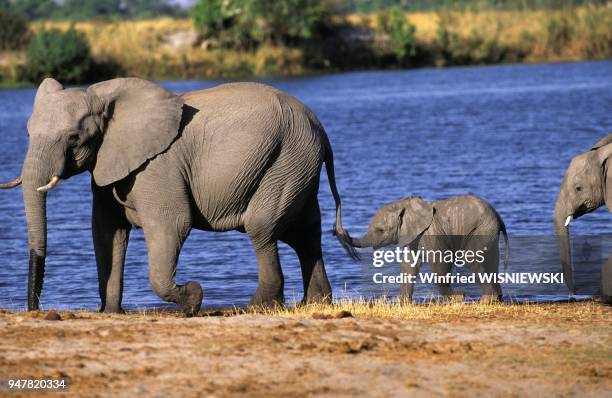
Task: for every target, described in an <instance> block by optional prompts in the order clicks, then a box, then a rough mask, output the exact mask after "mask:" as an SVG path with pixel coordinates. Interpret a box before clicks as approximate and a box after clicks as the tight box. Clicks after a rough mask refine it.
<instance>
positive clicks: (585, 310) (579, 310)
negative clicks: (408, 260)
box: [236, 298, 612, 322]
mask: <svg viewBox="0 0 612 398" xmlns="http://www.w3.org/2000/svg"><path fill="white" fill-rule="evenodd" d="M342 311H347V312H350V313H351V314H352V316H354V317H357V318H390V319H406V320H431V321H452V320H458V319H467V318H469V319H507V320H518V319H520V320H525V319H535V320H559V321H570V322H580V321H582V320H585V319H588V320H595V321H606V322H612V309H611V308H610V307H609V306H605V305H602V304H600V303H597V302H595V301H584V302H576V303H550V304H535V303H514V304H503V303H499V304H480V303H448V304H445V303H440V302H431V303H427V304H412V305H404V304H400V303H399V302H397V301H395V300H393V301H391V300H387V299H386V298H379V299H371V300H366V299H354V300H350V299H343V300H340V301H338V302H336V303H334V304H308V305H298V306H294V307H279V308H247V309H239V310H236V312H237V313H256V314H264V315H269V316H279V317H290V318H294V317H295V318H312V317H313V315H314V316H315V317H317V316H320V315H324V316H325V315H329V316H332V317H334V316H339V315H338V314H339V313H341V312H342Z"/></svg>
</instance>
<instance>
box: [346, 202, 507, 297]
mask: <svg viewBox="0 0 612 398" xmlns="http://www.w3.org/2000/svg"><path fill="white" fill-rule="evenodd" d="M499 232H502V233H503V234H504V240H505V264H507V263H508V254H509V250H508V235H507V234H506V226H505V225H504V222H503V220H502V219H501V217H500V215H499V214H498V213H497V212H496V211H495V209H494V208H493V207H492V206H491V205H490V204H489V203H487V202H486V201H485V200H484V199H482V198H479V197H478V196H474V195H463V196H455V197H452V198H449V199H444V200H436V201H431V202H428V201H425V200H423V199H422V198H421V197H418V196H415V197H408V198H404V199H401V200H398V201H395V202H393V203H390V204H388V205H386V206H384V207H382V208H381V209H379V210H378V211H377V212H376V214H375V215H374V217H373V218H372V221H371V222H370V225H369V226H368V231H367V233H366V235H365V236H363V237H362V238H360V239H352V238H351V239H350V244H351V246H353V247H373V248H375V249H377V248H380V247H384V246H388V245H399V246H401V247H409V248H410V249H411V250H413V251H416V250H419V249H420V250H425V251H427V250H432V251H434V252H435V253H444V252H446V251H448V250H450V251H451V252H455V253H457V251H458V250H472V251H474V252H476V251H479V250H483V249H484V248H485V247H486V250H484V254H483V255H482V257H480V258H479V259H475V258H473V259H471V260H470V261H466V262H465V265H466V266H467V267H468V268H469V269H470V270H471V271H472V272H479V273H481V272H482V273H497V271H498V268H499ZM432 257H433V260H431V259H429V260H430V263H431V264H430V265H431V267H432V269H433V271H434V272H435V273H436V274H438V275H446V274H447V273H449V272H450V271H451V267H452V265H453V263H452V262H445V261H443V259H442V256H437V257H436V256H435V255H434V256H432ZM478 260H481V261H478ZM420 264H421V261H420V260H417V261H416V263H414V264H410V263H407V262H402V263H401V264H400V267H401V271H402V273H407V274H409V275H417V274H418V272H419V267H420ZM438 287H439V289H440V293H442V294H443V295H444V296H447V297H449V296H452V294H453V292H452V288H451V286H450V284H449V283H438ZM413 289H414V284H412V283H406V284H404V285H402V289H401V294H400V297H401V299H402V300H412V292H413ZM481 289H482V296H481V301H483V302H488V301H491V300H500V299H501V294H502V292H501V287H500V286H499V284H498V283H481Z"/></svg>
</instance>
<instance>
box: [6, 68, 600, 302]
mask: <svg viewBox="0 0 612 398" xmlns="http://www.w3.org/2000/svg"><path fill="white" fill-rule="evenodd" d="M264 82H265V83H268V84H271V85H273V86H275V87H277V88H279V89H281V90H284V91H286V92H288V93H289V94H291V95H294V96H295V97H297V98H298V99H300V100H301V101H302V102H304V103H305V104H306V105H308V106H309V107H310V108H311V109H312V110H313V111H314V112H315V113H316V114H317V115H318V117H319V118H320V120H321V121H322V123H323V125H324V126H325V128H326V130H327V132H328V135H329V137H330V140H331V143H332V146H333V148H334V153H335V164H336V178H337V183H338V186H339V190H340V194H341V196H342V199H343V208H344V214H343V215H344V224H345V227H347V228H348V229H349V230H350V231H351V233H352V234H353V235H359V234H361V233H363V232H364V231H365V228H366V226H367V224H368V222H369V219H370V217H371V216H372V215H373V213H374V211H375V210H376V209H377V208H378V207H380V206H382V205H383V204H385V203H388V202H391V201H393V200H396V199H399V198H401V197H404V196H407V195H420V196H423V197H424V198H426V199H437V198H444V197H448V196H451V195H456V194H463V193H468V192H470V193H474V194H478V195H480V196H482V197H484V198H485V199H486V200H487V201H489V202H490V203H491V204H492V205H493V206H494V207H495V208H496V209H497V210H498V212H499V213H500V214H501V216H502V218H503V219H504V220H505V223H506V225H507V229H508V232H509V234H510V239H511V242H512V241H513V236H516V237H518V238H517V239H514V240H516V241H517V242H518V241H521V239H527V240H529V239H531V237H534V238H533V239H535V240H538V239H542V240H543V241H550V242H554V240H552V236H551V231H552V225H551V218H552V211H553V208H554V202H555V199H556V195H557V192H558V187H559V183H560V182H561V179H562V177H563V173H564V170H565V168H566V167H567V165H568V163H569V160H570V159H571V158H572V157H573V156H575V155H577V154H578V153H580V152H582V151H584V150H586V149H588V148H589V146H590V145H592V144H593V143H595V142H596V141H597V140H598V139H599V138H601V137H602V136H603V135H605V134H607V133H611V132H612V62H609V61H605V62H584V63H568V64H550V65H507V66H506V65H504V66H490V67H489V66H487V67H467V68H449V69H420V70H410V71H391V72H388V71H385V72H356V73H342V74H332V75H323V76H311V77H304V78H289V79H268V80H264ZM219 83H221V82H217V81H180V82H163V83H162V85H163V86H164V87H166V88H168V89H170V90H173V91H175V92H187V91H192V90H199V89H203V88H207V87H212V86H215V85H217V84H219ZM34 95H35V90H33V89H15V90H1V91H0V180H1V181H6V180H9V179H12V178H14V177H15V176H17V175H19V173H20V171H21V164H22V161H23V158H24V155H25V153H26V150H27V136H26V123H27V119H28V117H29V115H30V113H31V111H32V103H33V98H34ZM89 184H90V176H89V174H88V173H85V174H83V175H79V176H76V177H73V178H72V179H70V180H68V181H64V182H63V183H62V184H61V185H60V186H59V187H58V188H57V189H56V190H54V191H53V192H52V193H51V194H50V195H49V199H48V209H49V237H48V245H49V249H48V259H47V271H46V275H45V276H46V277H45V286H44V289H43V296H42V300H41V303H42V306H43V308H50V307H56V308H72V309H78V308H87V309H95V308H96V306H97V305H99V297H98V289H97V273H96V266H95V260H94V254H93V244H92V239H91V228H90V222H91V221H90V218H91V217H90V214H91V192H90V188H89ZM319 200H320V204H321V209H322V213H323V229H324V231H325V233H324V237H323V250H324V256H325V261H326V268H327V272H328V274H329V278H330V281H331V283H332V287H333V289H334V293H335V295H336V296H337V297H341V296H345V295H351V296H358V295H362V294H369V290H368V289H366V288H365V286H366V285H367V284H365V283H364V265H362V264H360V263H355V262H352V261H351V260H350V259H349V258H348V256H347V255H346V254H345V253H344V252H343V250H342V248H341V247H340V245H339V244H338V243H337V242H336V240H335V238H334V237H333V236H331V234H330V233H329V232H328V231H329V230H330V229H331V227H332V225H333V220H334V205H333V200H332V198H331V194H330V192H329V187H328V184H327V179H326V178H325V176H324V175H323V176H322V179H321V189H320V194H319ZM611 225H612V224H610V216H609V215H608V214H607V210H606V209H605V208H602V209H600V210H598V211H597V212H595V213H592V214H589V215H586V216H584V217H583V218H581V219H580V220H577V221H575V222H574V223H573V224H572V227H573V229H572V233H573V234H574V235H576V236H577V235H589V236H597V235H600V234H605V233H609V232H612V231H611ZM513 250H514V246H513ZM513 250H511V253H513ZM366 253H367V252H366ZM27 255H28V250H27V231H26V222H25V217H24V210H23V204H22V199H21V190H20V189H16V190H12V191H3V192H0V308H15V309H22V308H25V306H26V288H27V268H28V267H27V265H28V261H27ZM519 257H520V256H519ZM281 261H282V263H283V270H284V273H285V281H286V283H285V296H286V298H287V300H288V301H289V302H291V301H296V300H300V299H301V297H302V287H301V286H302V281H301V275H300V271H299V264H298V262H297V259H296V258H295V256H294V254H293V252H292V251H291V250H290V249H289V248H288V247H286V246H282V245H281ZM512 264H513V262H512V260H511V262H510V267H509V268H510V269H512ZM365 267H366V268H367V265H366V266H365ZM517 267H518V268H515V269H519V268H520V269H521V270H522V271H535V270H537V269H536V268H537V267H538V265H537V262H536V261H534V262H533V264H532V265H529V264H527V265H525V264H520V265H517ZM530 267H532V268H531V269H530ZM553 271H558V269H556V268H555V269H554V270H553ZM366 274H367V272H366ZM177 279H178V281H179V282H180V281H186V280H195V281H199V282H200V283H202V285H203V287H204V305H205V306H206V307H210V306H227V305H244V304H246V303H247V302H248V300H249V298H250V296H251V294H252V293H253V292H254V291H255V288H256V283H257V263H256V259H255V255H254V251H253V249H252V246H251V245H250V243H249V240H248V239H247V237H246V236H245V235H243V234H241V233H238V232H228V233H210V232H208V233H206V232H201V231H193V232H192V234H191V236H190V237H189V239H188V241H187V243H186V244H185V246H184V248H183V250H182V253H181V258H180V262H179V266H178V271H177ZM365 279H367V275H366V277H365ZM596 280H597V279H596V278H593V279H592V280H589V281H587V282H585V284H586V285H588V286H587V287H588V288H587V289H586V291H585V292H586V293H591V294H592V292H591V291H592V290H593V289H595V288H594V286H595V285H594V284H595V282H594V281H596ZM586 285H585V286H586ZM502 287H504V286H502ZM521 289H522V290H521ZM538 289H540V290H538ZM504 292H505V293H508V294H509V295H512V294H515V295H516V296H520V297H523V298H524V297H527V298H530V299H533V300H541V299H560V298H567V290H565V291H564V290H563V289H562V288H560V287H558V288H556V289H552V290H551V289H548V290H547V289H546V288H541V287H531V288H529V287H523V288H519V289H518V290H514V291H513V290H512V288H511V287H508V288H507V289H505V290H504ZM391 293H392V292H391ZM431 293H435V290H432V289H431V288H429V287H426V286H423V287H422V288H421V287H419V286H417V295H419V296H425V295H429V294H431ZM123 302H124V306H125V307H127V308H136V307H143V306H144V307H151V306H160V305H162V301H161V300H160V299H158V298H157V297H156V296H155V294H154V293H153V292H152V290H151V288H150V285H149V282H148V278H147V264H146V250H145V242H144V238H143V234H142V231H133V232H132V236H131V240H130V246H129V249H128V256H127V261H126V267H125V289H124V299H123Z"/></svg>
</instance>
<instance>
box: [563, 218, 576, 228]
mask: <svg viewBox="0 0 612 398" xmlns="http://www.w3.org/2000/svg"><path fill="white" fill-rule="evenodd" d="M573 219H574V217H573V216H567V218H566V219H565V226H566V227H567V226H568V225H570V222H571V221H572V220H573Z"/></svg>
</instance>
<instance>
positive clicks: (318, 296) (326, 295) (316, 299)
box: [302, 287, 332, 304]
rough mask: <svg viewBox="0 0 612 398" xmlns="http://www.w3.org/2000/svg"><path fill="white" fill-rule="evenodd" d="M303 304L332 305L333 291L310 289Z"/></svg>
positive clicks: (328, 289)
mask: <svg viewBox="0 0 612 398" xmlns="http://www.w3.org/2000/svg"><path fill="white" fill-rule="evenodd" d="M302 302H303V303H306V304H331V303H332V291H331V289H330V288H318V287H315V288H313V287H310V288H308V292H307V293H306V296H304V299H303V300H302Z"/></svg>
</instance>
